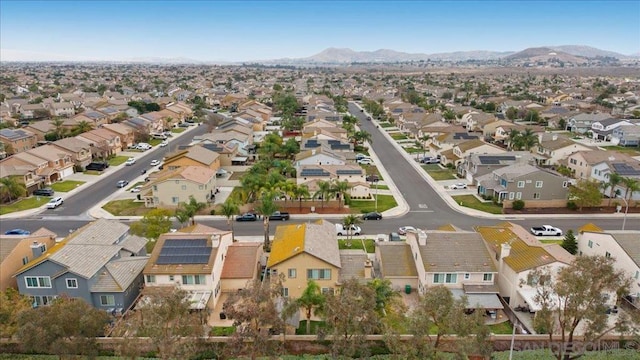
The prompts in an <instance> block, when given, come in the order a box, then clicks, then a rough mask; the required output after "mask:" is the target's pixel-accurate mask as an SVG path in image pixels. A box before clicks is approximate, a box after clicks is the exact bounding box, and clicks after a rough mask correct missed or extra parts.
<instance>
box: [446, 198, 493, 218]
mask: <svg viewBox="0 0 640 360" xmlns="http://www.w3.org/2000/svg"><path fill="white" fill-rule="evenodd" d="M452 198H453V199H454V200H455V201H456V202H457V203H458V204H459V205H460V206H464V207H468V208H471V209H476V210H479V211H484V212H486V213H489V214H502V206H501V205H496V204H494V203H493V202H492V201H487V202H481V201H480V200H478V198H477V197H475V196H473V195H458V196H452Z"/></svg>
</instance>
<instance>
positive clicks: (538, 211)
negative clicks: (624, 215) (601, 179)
mask: <svg viewBox="0 0 640 360" xmlns="http://www.w3.org/2000/svg"><path fill="white" fill-rule="evenodd" d="M502 212H503V213H504V214H614V213H615V212H616V208H615V206H611V207H606V206H605V207H594V208H583V209H582V210H569V209H567V208H530V209H527V208H524V209H522V210H513V209H509V208H506V209H502ZM622 212H624V208H623V209H622ZM629 213H630V214H632V213H640V207H630V208H629Z"/></svg>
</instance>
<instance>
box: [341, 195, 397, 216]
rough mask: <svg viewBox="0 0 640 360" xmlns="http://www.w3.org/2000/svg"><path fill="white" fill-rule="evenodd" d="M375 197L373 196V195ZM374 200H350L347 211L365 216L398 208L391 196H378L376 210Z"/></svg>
mask: <svg viewBox="0 0 640 360" xmlns="http://www.w3.org/2000/svg"><path fill="white" fill-rule="evenodd" d="M374 196H375V195H374ZM375 205H376V202H375V200H351V201H350V202H349V209H351V213H352V214H366V213H368V212H372V211H378V212H383V211H385V210H389V209H392V208H394V207H396V206H398V203H397V202H396V199H394V198H393V196H392V195H378V209H377V210H376V206H375Z"/></svg>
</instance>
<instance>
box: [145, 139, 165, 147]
mask: <svg viewBox="0 0 640 360" xmlns="http://www.w3.org/2000/svg"><path fill="white" fill-rule="evenodd" d="M163 141H164V140H162V139H149V141H148V143H149V145H151V146H158V145H160V143H161V142H163Z"/></svg>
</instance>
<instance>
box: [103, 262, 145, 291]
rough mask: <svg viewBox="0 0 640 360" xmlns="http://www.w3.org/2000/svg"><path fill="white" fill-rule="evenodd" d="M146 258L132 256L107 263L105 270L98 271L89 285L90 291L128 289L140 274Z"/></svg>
mask: <svg viewBox="0 0 640 360" xmlns="http://www.w3.org/2000/svg"><path fill="white" fill-rule="evenodd" d="M148 260H149V257H148V256H134V257H125V258H122V259H118V260H114V261H111V262H109V263H107V264H106V265H105V271H103V272H102V273H100V275H99V276H98V279H97V281H96V283H95V284H94V285H93V286H92V287H91V291H92V292H121V291H124V290H126V289H128V288H129V286H130V285H131V284H132V283H133V281H134V280H135V279H136V278H137V277H138V276H140V273H141V272H142V269H144V267H145V265H146V264H147V261H148Z"/></svg>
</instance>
